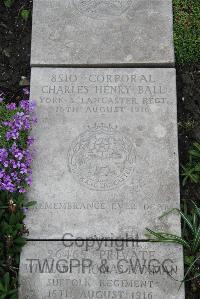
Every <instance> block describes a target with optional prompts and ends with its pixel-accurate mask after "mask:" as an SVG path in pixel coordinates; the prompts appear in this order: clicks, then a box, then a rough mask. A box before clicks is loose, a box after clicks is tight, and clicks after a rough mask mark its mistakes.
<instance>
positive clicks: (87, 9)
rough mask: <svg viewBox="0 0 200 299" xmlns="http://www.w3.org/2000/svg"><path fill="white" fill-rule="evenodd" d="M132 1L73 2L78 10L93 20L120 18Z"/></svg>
mask: <svg viewBox="0 0 200 299" xmlns="http://www.w3.org/2000/svg"><path fill="white" fill-rule="evenodd" d="M131 2H132V1H131V0H121V1H120V0H109V1H106V0H73V4H74V6H75V7H76V9H77V10H78V11H79V12H80V13H82V14H84V15H86V16H88V17H91V18H98V19H101V18H109V17H112V16H120V15H121V14H123V13H124V12H125V11H126V10H127V9H128V8H129V7H130V4H131Z"/></svg>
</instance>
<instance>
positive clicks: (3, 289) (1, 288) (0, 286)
mask: <svg viewBox="0 0 200 299" xmlns="http://www.w3.org/2000/svg"><path fill="white" fill-rule="evenodd" d="M0 291H2V292H4V291H5V288H4V286H3V284H2V283H1V282H0Z"/></svg>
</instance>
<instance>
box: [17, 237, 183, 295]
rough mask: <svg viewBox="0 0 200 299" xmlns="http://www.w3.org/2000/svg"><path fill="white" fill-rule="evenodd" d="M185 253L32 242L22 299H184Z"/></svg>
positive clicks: (168, 248)
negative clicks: (182, 281) (182, 283)
mask: <svg viewBox="0 0 200 299" xmlns="http://www.w3.org/2000/svg"><path fill="white" fill-rule="evenodd" d="M182 278H183V256H182V248H181V247H179V246H175V245H164V244H152V243H141V242H139V243H136V242H135V243H131V242H128V243H127V242H126V241H123V242H122V241H97V240H96V241H80V240H79V241H65V242H64V243H63V242H62V241H59V242H58V241H35V242H31V241H30V242H28V245H27V246H26V247H25V248H24V250H23V252H22V256H21V265H20V285H21V287H20V295H19V299H28V298H30V299H47V298H54V299H61V298H68V299H100V298H101V299H138V298H140V299H183V298H184V288H183V287H182V288H181V289H180V290H179V287H180V284H181V283H180V281H181V280H182Z"/></svg>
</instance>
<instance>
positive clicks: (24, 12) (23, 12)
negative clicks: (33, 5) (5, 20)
mask: <svg viewBox="0 0 200 299" xmlns="http://www.w3.org/2000/svg"><path fill="white" fill-rule="evenodd" d="M29 15H30V11H29V10H28V9H22V10H21V17H22V19H23V20H24V21H27V20H28V18H29Z"/></svg>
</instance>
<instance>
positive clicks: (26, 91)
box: [23, 87, 30, 95]
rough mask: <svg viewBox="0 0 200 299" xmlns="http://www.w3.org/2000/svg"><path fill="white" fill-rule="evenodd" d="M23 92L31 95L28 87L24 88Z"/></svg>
mask: <svg viewBox="0 0 200 299" xmlns="http://www.w3.org/2000/svg"><path fill="white" fill-rule="evenodd" d="M23 93H24V94H28V95H29V93H30V92H29V89H28V88H27V87H25V88H23Z"/></svg>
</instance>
